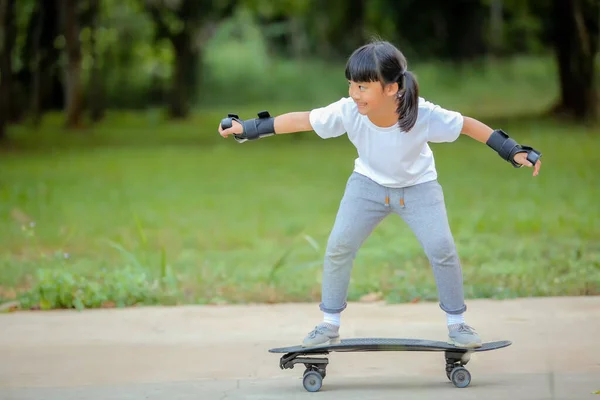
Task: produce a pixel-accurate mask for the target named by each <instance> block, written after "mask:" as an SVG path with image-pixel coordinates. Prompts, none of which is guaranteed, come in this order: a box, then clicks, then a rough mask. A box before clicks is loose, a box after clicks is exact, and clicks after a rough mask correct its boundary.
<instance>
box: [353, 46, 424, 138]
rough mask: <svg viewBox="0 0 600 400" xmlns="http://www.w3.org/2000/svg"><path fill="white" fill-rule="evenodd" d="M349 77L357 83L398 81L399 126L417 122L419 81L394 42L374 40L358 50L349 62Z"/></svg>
mask: <svg viewBox="0 0 600 400" xmlns="http://www.w3.org/2000/svg"><path fill="white" fill-rule="evenodd" d="M346 79H347V80H351V81H354V82H381V84H382V86H385V85H388V84H390V83H398V98H397V102H398V108H397V109H396V112H397V113H398V117H399V118H398V125H399V126H400V128H401V129H402V130H404V131H405V132H408V131H410V130H411V129H412V127H413V126H414V125H415V122H416V121H417V115H418V112H419V83H418V82H417V78H416V77H415V76H414V75H413V73H412V72H410V71H408V69H407V65H406V58H405V57H404V55H403V54H402V52H400V50H398V49H397V48H396V47H395V46H394V45H393V44H391V43H389V42H386V41H382V40H374V41H372V42H371V43H368V44H366V45H364V46H362V47H359V48H358V49H356V50H355V51H354V52H353V53H352V55H351V56H350V58H349V59H348V62H347V64H346Z"/></svg>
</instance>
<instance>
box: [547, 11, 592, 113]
mask: <svg viewBox="0 0 600 400" xmlns="http://www.w3.org/2000/svg"><path fill="white" fill-rule="evenodd" d="M553 11H554V24H555V29H554V44H555V51H556V60H557V62H558V71H559V81H560V96H561V97H560V100H559V103H558V105H557V106H556V107H555V109H554V111H555V112H556V113H558V114H566V115H568V116H570V117H573V118H575V119H576V120H578V121H590V120H597V118H598V93H597V90H596V76H595V75H596V74H595V55H596V51H597V49H598V20H597V18H598V4H597V3H596V2H594V0H554V10H553Z"/></svg>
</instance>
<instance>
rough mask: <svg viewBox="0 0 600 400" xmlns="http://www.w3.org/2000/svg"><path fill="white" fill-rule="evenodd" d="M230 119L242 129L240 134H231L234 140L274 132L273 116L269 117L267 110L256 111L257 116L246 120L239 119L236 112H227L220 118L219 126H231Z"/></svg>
mask: <svg viewBox="0 0 600 400" xmlns="http://www.w3.org/2000/svg"><path fill="white" fill-rule="evenodd" d="M232 121H237V122H239V123H240V124H241V125H242V128H243V129H244V130H243V132H242V134H240V135H235V134H234V135H233V137H234V138H235V140H237V141H238V142H240V143H243V142H245V141H246V140H255V139H260V138H263V137H266V136H273V135H274V134H275V118H273V117H271V115H270V114H269V112H268V111H261V112H259V113H258V118H253V119H248V120H246V121H244V120H242V119H240V118H239V117H238V116H237V115H236V114H227V118H224V119H222V120H221V128H223V129H228V128H231V127H232V126H233V122H232Z"/></svg>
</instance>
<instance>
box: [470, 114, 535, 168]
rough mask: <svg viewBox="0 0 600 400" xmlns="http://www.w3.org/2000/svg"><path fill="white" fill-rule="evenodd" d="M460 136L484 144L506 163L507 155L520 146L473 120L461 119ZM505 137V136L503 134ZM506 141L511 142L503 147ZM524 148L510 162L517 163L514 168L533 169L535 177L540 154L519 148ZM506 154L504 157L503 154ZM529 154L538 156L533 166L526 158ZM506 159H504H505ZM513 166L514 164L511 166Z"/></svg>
mask: <svg viewBox="0 0 600 400" xmlns="http://www.w3.org/2000/svg"><path fill="white" fill-rule="evenodd" d="M461 133H462V134H464V135H467V136H470V137H472V138H473V139H475V140H477V141H478V142H481V143H485V144H487V145H488V146H489V147H491V148H492V149H494V150H495V151H496V152H498V154H500V156H501V157H502V158H504V159H506V160H507V161H509V158H510V157H509V154H513V152H514V151H515V150H516V149H515V148H516V147H517V146H520V145H519V144H517V143H516V142H514V141H513V140H512V139H510V138H508V136H506V138H505V137H503V136H502V135H501V134H500V133H499V132H497V131H495V130H493V129H492V128H490V127H489V126H487V125H486V124H484V123H483V122H481V121H478V120H476V119H475V118H470V117H463V128H462V131H461ZM504 135H506V134H504ZM508 141H512V143H509V146H505V144H506V143H507V142H508ZM520 147H523V148H525V149H526V150H527V151H520V152H518V153H516V154H514V155H513V156H512V160H514V162H515V163H517V165H516V166H521V165H524V166H526V167H534V169H533V176H536V175H537V174H539V172H540V167H541V166H542V162H541V161H540V160H539V157H541V154H540V153H538V152H537V151H535V150H534V149H531V148H529V147H527V146H520ZM505 152H507V154H506V155H505V154H504V153H505ZM530 152H534V153H535V154H536V155H537V154H539V156H538V157H534V159H536V161H535V165H534V164H532V163H531V162H530V161H529V160H528V159H527V158H528V157H529V154H530ZM505 157H506V158H505ZM513 165H514V164H513Z"/></svg>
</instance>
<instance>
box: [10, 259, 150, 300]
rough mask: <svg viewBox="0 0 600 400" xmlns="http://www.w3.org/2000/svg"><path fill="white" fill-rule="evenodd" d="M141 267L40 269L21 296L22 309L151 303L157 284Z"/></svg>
mask: <svg viewBox="0 0 600 400" xmlns="http://www.w3.org/2000/svg"><path fill="white" fill-rule="evenodd" d="M147 275H148V274H147V272H146V271H145V270H143V269H139V268H134V267H125V268H118V269H112V270H109V271H107V270H103V271H98V272H92V273H89V274H85V275H82V274H78V273H74V272H71V271H69V270H67V269H40V270H39V271H38V273H37V276H36V284H35V285H34V286H33V287H32V288H31V289H30V290H29V291H27V292H26V293H25V294H23V296H22V297H21V298H20V303H21V307H22V308H24V309H30V308H39V309H42V310H49V309H56V308H75V309H78V310H81V309H84V308H99V307H107V306H109V307H112V306H116V307H125V306H133V305H139V304H153V303H156V302H157V300H158V291H157V288H156V287H155V286H154V285H153V283H152V282H151V281H149V278H148V276H147Z"/></svg>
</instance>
